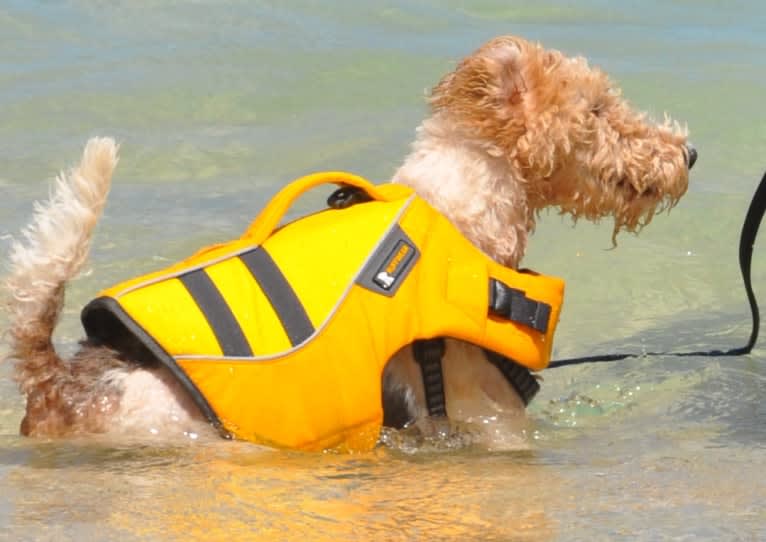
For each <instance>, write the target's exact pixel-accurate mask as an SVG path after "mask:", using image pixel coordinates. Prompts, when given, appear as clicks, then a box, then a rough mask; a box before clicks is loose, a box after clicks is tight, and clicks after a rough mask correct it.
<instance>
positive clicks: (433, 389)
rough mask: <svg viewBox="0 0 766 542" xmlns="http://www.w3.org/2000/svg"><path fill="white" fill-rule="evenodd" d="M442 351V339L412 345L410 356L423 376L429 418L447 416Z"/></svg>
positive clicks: (417, 342)
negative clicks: (418, 366)
mask: <svg viewBox="0 0 766 542" xmlns="http://www.w3.org/2000/svg"><path fill="white" fill-rule="evenodd" d="M444 351H445V344H444V339H426V340H420V341H415V342H413V343H412V355H413V357H414V358H415V361H417V362H418V364H419V365H420V372H421V374H422V376H423V389H424V391H425V394H426V405H427V406H428V414H429V416H446V415H447V408H446V407H445V404H444V403H445V397H444V376H443V374H442V358H443V357H444Z"/></svg>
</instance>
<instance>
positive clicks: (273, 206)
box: [242, 171, 412, 244]
mask: <svg viewBox="0 0 766 542" xmlns="http://www.w3.org/2000/svg"><path fill="white" fill-rule="evenodd" d="M325 184H337V185H347V186H353V187H356V188H359V189H361V190H364V191H365V192H366V193H367V194H368V195H369V196H370V198H371V199H373V200H376V201H395V200H398V199H402V198H405V197H408V196H409V195H411V194H412V189H411V188H407V187H406V186H403V185H400V184H383V185H374V184H372V183H371V182H369V181H368V180H366V179H364V178H362V177H360V176H358V175H354V174H352V173H346V172H344V171H324V172H320V173H312V174H311V175H306V176H305V177H301V178H299V179H297V180H296V181H295V182H292V183H290V184H288V185H287V186H285V187H284V188H283V189H282V190H280V191H279V192H277V195H276V196H274V198H273V199H272V200H271V201H270V202H269V203H268V205H266V207H265V208H264V209H263V211H261V213H260V214H259V215H258V217H257V218H256V219H255V220H253V222H251V223H250V226H249V227H248V228H247V230H246V231H245V234H244V235H243V236H242V238H243V239H245V238H246V239H249V240H251V241H252V242H253V243H254V244H261V243H263V242H264V241H265V240H266V239H268V237H269V236H270V235H271V234H272V233H273V232H274V230H275V229H276V228H277V226H279V223H280V221H281V220H282V218H283V217H284V216H285V213H287V211H288V210H289V209H290V207H291V206H292V204H293V203H294V202H295V200H296V199H298V198H299V197H300V196H302V195H303V194H304V193H306V192H308V191H309V190H311V189H312V188H316V187H317V186H322V185H325Z"/></svg>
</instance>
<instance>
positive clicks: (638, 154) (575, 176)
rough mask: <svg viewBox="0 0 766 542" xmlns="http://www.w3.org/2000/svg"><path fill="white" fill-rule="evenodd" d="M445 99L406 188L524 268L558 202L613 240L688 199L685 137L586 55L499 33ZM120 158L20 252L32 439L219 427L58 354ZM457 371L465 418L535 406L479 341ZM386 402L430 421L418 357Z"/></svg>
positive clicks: (79, 176)
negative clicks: (602, 222) (609, 221)
mask: <svg viewBox="0 0 766 542" xmlns="http://www.w3.org/2000/svg"><path fill="white" fill-rule="evenodd" d="M430 106H431V115H430V117H429V118H427V119H426V120H425V121H424V122H423V123H422V124H421V126H420V127H419V128H418V129H417V136H416V140H415V142H414V144H413V148H412V152H411V153H410V154H409V156H407V158H406V159H405V161H404V163H403V165H402V166H401V167H400V168H399V170H398V171H397V172H396V174H395V175H394V177H393V181H394V182H398V183H404V184H407V185H409V186H412V187H413V188H414V189H415V190H416V191H417V192H418V193H419V194H420V195H421V196H422V197H424V198H425V199H426V200H428V201H429V202H430V203H431V204H433V205H434V206H435V207H436V208H437V209H439V210H440V211H441V212H442V213H444V214H445V215H446V216H447V217H448V218H449V219H450V220H451V221H452V222H453V223H454V224H455V225H456V226H457V227H458V228H459V229H460V230H461V231H462V232H463V233H464V234H465V235H466V236H467V237H468V238H469V239H470V240H471V241H472V242H473V243H475V244H476V246H478V247H479V248H481V249H482V250H483V251H484V252H485V253H486V254H488V255H489V256H491V257H492V258H494V259H496V260H497V261H498V262H501V263H503V264H505V265H508V266H512V267H517V266H518V265H519V263H520V262H521V259H522V257H523V255H524V251H525V249H526V246H527V239H528V236H529V234H530V233H531V232H532V231H533V230H534V227H535V219H536V216H537V214H538V212H539V211H540V210H542V209H544V208H548V207H553V208H557V209H558V210H559V211H560V212H561V213H565V214H569V215H571V216H572V217H573V218H574V219H575V220H577V219H579V218H586V219H588V220H594V221H597V220H599V219H601V218H603V217H608V216H611V217H613V218H614V229H613V237H612V238H613V240H614V239H615V238H616V236H617V234H618V233H619V232H620V231H622V230H626V231H630V232H637V231H639V230H640V229H641V228H642V227H643V226H645V225H646V224H648V223H649V222H650V221H651V219H652V217H653V216H654V215H655V214H656V213H657V212H659V211H661V210H663V209H667V208H670V207H672V206H673V205H675V204H676V203H677V202H678V200H679V198H680V197H681V196H682V195H683V194H684V192H685V191H686V188H687V183H688V166H689V165H690V163H691V162H693V159H694V157H695V156H696V152H694V151H693V150H691V148H690V147H688V146H687V142H686V132H685V130H682V129H681V128H679V127H678V126H677V125H675V124H673V123H671V122H670V121H668V120H666V121H665V122H664V123H660V124H655V123H652V122H651V121H649V120H648V119H647V118H646V117H645V116H644V115H643V114H641V113H639V112H637V111H634V110H633V109H632V108H631V107H630V106H629V105H628V104H627V102H625V101H624V100H623V99H622V98H621V96H620V92H619V90H618V89H617V87H616V86H615V85H614V84H613V83H612V82H611V81H610V80H609V78H608V77H607V76H606V75H605V74H604V73H603V72H602V71H600V70H598V69H596V68H591V67H589V66H588V63H587V62H586V60H585V59H583V58H579V57H578V58H567V57H565V56H564V55H562V54H561V53H559V52H558V51H552V50H546V49H544V48H543V47H542V46H540V45H539V44H535V43H530V42H527V41H524V40H523V39H520V38H517V37H510V36H506V37H500V38H496V39H494V40H491V41H490V42H488V43H487V44H485V45H484V46H482V47H481V48H480V49H479V50H477V51H476V52H474V53H473V54H471V55H470V56H468V57H467V58H465V59H464V60H463V61H462V62H460V63H459V65H458V66H457V67H456V69H455V70H454V71H453V72H451V73H449V74H447V75H446V76H445V77H444V78H443V79H442V80H441V81H440V82H439V83H438V84H437V85H436V87H434V89H433V92H432V93H431V96H430ZM116 163H117V146H116V145H115V144H114V142H113V141H112V140H109V139H93V140H91V141H89V142H88V144H87V146H86V147H85V151H84V153H83V157H82V161H81V163H80V165H79V166H78V167H77V168H75V169H73V170H72V171H71V172H69V174H68V175H62V176H60V177H59V178H58V180H57V181H56V184H55V187H54V192H53V194H52V196H51V199H50V201H49V203H47V204H45V205H38V206H37V207H36V213H35V217H34V219H33V222H32V224H31V225H30V226H29V227H28V229H27V230H25V232H24V238H25V241H26V242H17V243H15V244H14V245H13V247H12V250H11V265H12V268H11V274H10V276H9V277H8V278H7V279H6V280H5V283H4V287H5V290H6V292H7V293H8V294H9V300H8V304H7V308H8V310H9V313H10V316H11V328H10V331H9V336H10V339H11V353H10V358H12V359H14V360H15V361H16V365H15V367H16V372H15V376H16V379H17V381H18V383H19V386H20V389H21V391H22V393H23V394H24V395H25V396H26V399H27V410H26V415H25V417H24V420H23V422H22V426H21V431H22V433H24V434H29V435H64V434H73V433H85V432H104V431H120V430H124V431H128V432H131V431H133V432H135V431H137V430H147V431H151V430H154V431H157V432H163V433H164V432H167V431H168V430H172V429H173V428H175V429H178V428H181V430H182V431H186V432H194V433H200V432H204V431H208V432H212V430H211V429H210V428H209V427H207V426H205V424H204V422H203V421H202V416H201V415H200V413H199V411H198V410H197V408H196V407H195V406H194V405H193V404H192V402H191V400H190V398H189V397H188V396H187V395H186V394H185V393H184V392H183V391H182V389H181V387H180V385H179V384H178V382H177V381H176V380H175V379H174V378H173V377H172V376H171V375H169V374H168V373H167V371H165V370H164V369H162V368H160V367H157V366H152V365H146V364H141V363H138V362H139V361H140V360H139V359H131V357H130V354H129V353H126V352H123V353H122V354H118V353H117V352H114V351H111V350H108V349H106V348H104V347H103V346H100V345H98V344H92V343H88V342H84V343H83V344H82V347H81V349H80V351H79V352H78V353H77V354H75V356H74V358H73V359H72V360H68V361H63V360H62V359H61V358H60V357H59V356H58V355H57V353H56V351H55V350H54V347H53V344H52V341H51V336H52V333H53V329H54V326H55V325H56V322H57V320H58V317H59V313H60V311H61V307H62V305H63V299H64V288H65V285H66V283H67V282H68V281H69V280H71V279H72V278H73V277H74V276H75V275H76V274H77V273H78V272H79V271H80V269H81V267H82V266H83V263H84V262H85V259H86V257H87V254H88V250H89V247H90V239H91V235H92V232H93V229H94V227H95V225H96V222H97V220H98V218H99V216H100V214H101V211H102V209H103V206H104V202H105V199H106V195H107V193H108V190H109V183H110V179H111V175H112V171H113V169H114V167H115V165H116ZM443 371H444V378H445V395H446V398H447V403H446V404H447V413H448V416H449V417H450V418H451V419H454V420H471V419H473V418H475V417H477V416H480V417H484V418H487V417H492V416H495V415H497V414H507V415H509V416H510V417H511V418H519V416H518V415H519V414H522V413H523V410H524V406H523V403H522V401H521V399H520V398H519V397H518V396H517V394H516V393H515V392H514V391H513V389H512V388H511V386H510V385H509V384H508V383H507V382H506V381H505V379H504V378H503V377H502V376H501V375H500V373H499V371H498V370H497V369H495V367H494V366H492V365H490V364H489V363H487V362H486V361H485V360H484V356H483V353H482V352H481V351H480V350H479V349H477V348H476V347H474V346H472V345H470V344H466V343H461V342H458V341H454V340H450V341H448V345H447V351H446V354H445V357H444V360H443ZM383 401H384V408H386V409H389V408H390V409H397V408H399V409H403V410H404V412H401V413H399V414H400V415H399V416H392V419H393V418H395V419H397V420H399V423H402V424H403V423H407V422H409V421H412V420H415V421H416V422H418V423H419V424H420V425H421V426H422V427H424V428H425V427H427V425H428V424H424V423H423V422H424V421H425V420H426V419H427V410H426V407H425V400H424V394H423V386H422V382H421V377H420V371H419V367H418V366H417V365H416V364H415V362H414V360H413V359H412V356H411V354H410V349H409V348H405V349H403V350H402V351H401V352H399V353H398V354H396V355H395V356H394V358H393V359H392V360H391V362H390V363H389V364H388V366H387V368H386V371H385V373H384V397H383ZM387 414H388V412H387ZM511 425H512V424H511ZM495 429H496V428H495ZM154 431H153V432H154Z"/></svg>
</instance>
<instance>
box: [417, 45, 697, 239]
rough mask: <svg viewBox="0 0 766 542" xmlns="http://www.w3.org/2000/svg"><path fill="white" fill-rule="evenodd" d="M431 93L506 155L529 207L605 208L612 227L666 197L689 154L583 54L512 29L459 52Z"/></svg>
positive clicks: (643, 217)
mask: <svg viewBox="0 0 766 542" xmlns="http://www.w3.org/2000/svg"><path fill="white" fill-rule="evenodd" d="M430 103H431V106H432V109H433V113H434V116H435V117H440V118H443V119H444V121H445V123H446V124H448V125H450V126H453V127H454V130H456V131H457V133H458V134H459V135H460V137H461V138H465V139H468V140H470V141H472V142H473V143H474V144H475V145H476V146H478V147H480V148H482V149H483V150H484V151H485V152H487V153H488V154H489V155H490V156H493V157H496V158H500V159H505V160H507V161H508V167H509V168H510V170H511V175H510V178H512V179H514V181H521V183H522V184H523V185H524V190H525V192H526V194H527V203H528V205H529V208H530V210H535V211H539V210H540V209H542V208H545V207H550V206H553V207H558V208H559V209H560V210H561V212H562V213H567V214H570V215H571V216H573V217H574V218H575V219H577V218H580V217H585V218H587V219H589V220H594V221H596V220H598V219H600V218H601V217H605V216H613V217H614V220H615V226H614V235H615V236H616V235H617V233H618V232H619V231H620V230H622V229H625V230H628V231H634V232H635V231H638V230H639V229H640V228H641V227H642V226H644V225H646V224H648V223H649V222H650V221H651V219H652V217H653V216H654V215H655V213H657V212H659V211H661V210H663V209H666V208H670V207H672V206H673V205H675V204H676V203H677V202H678V200H679V198H680V197H681V196H682V195H683V194H684V193H685V192H686V188H687V185H688V170H689V168H690V167H691V166H692V165H693V163H694V160H695V159H696V151H695V150H694V149H693V148H692V147H691V146H689V145H688V144H687V141H686V131H685V130H684V129H681V128H680V127H679V126H678V125H677V124H674V123H672V122H671V121H670V120H669V119H666V120H665V122H663V123H659V124H658V123H653V122H651V121H649V120H648V119H647V118H646V117H645V116H644V115H643V114H641V113H640V112H637V111H635V110H634V109H632V108H631V107H630V106H629V105H628V103H627V102H626V101H625V100H623V99H622V98H621V95H620V91H619V89H618V88H617V87H616V86H615V85H614V84H613V83H612V81H610V80H609V78H608V77H607V76H606V75H605V74H604V73H603V72H602V71H601V70H599V69H597V68H591V67H589V66H588V63H587V61H586V60H585V59H584V58H581V57H576V58H567V57H565V56H564V55H562V54H561V53H560V52H558V51H554V50H546V49H544V48H543V47H542V46H540V45H538V44H534V43H530V42H527V41H525V40H523V39H520V38H516V37H510V36H504V37H499V38H495V39H493V40H491V41H489V42H488V43H486V44H485V45H484V46H482V47H481V48H480V49H478V50H477V51H476V52H474V53H473V54H472V55H470V56H468V57H467V58H465V59H464V60H463V61H462V62H461V63H460V64H459V65H458V66H457V68H456V69H455V70H454V71H453V72H451V73H449V74H447V75H446V76H445V77H444V78H443V79H442V80H441V81H440V82H439V84H438V85H437V86H436V87H434V89H433V92H432V94H431V98H430Z"/></svg>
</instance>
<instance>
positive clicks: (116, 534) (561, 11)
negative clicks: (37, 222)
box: [0, 0, 766, 540]
mask: <svg viewBox="0 0 766 542" xmlns="http://www.w3.org/2000/svg"><path fill="white" fill-rule="evenodd" d="M623 4H624V5H623ZM764 28H766V8H765V7H764V6H763V4H762V3H761V2H755V1H738V2H730V3H726V4H722V3H720V2H713V1H697V2H688V1H674V2H658V1H649V2H642V3H621V4H617V3H614V2H608V1H606V0H601V1H600V0H585V1H583V2H579V3H577V4H572V3H569V2H555V1H547V2H539V3H536V4H535V6H530V5H529V4H528V3H522V2H503V1H500V0H479V1H475V2H470V3H466V2H456V1H452V0H447V1H440V2H437V1H434V0H431V1H427V0H422V1H417V2H404V1H398V2H390V3H387V4H386V6H385V7H383V6H375V7H373V6H372V5H371V4H367V3H359V2H351V1H343V0H338V1H331V2H315V1H311V0H301V1H295V2H290V3H289V7H288V3H285V2H277V1H256V2H237V1H234V0H221V1H216V2H213V1H205V0H202V1H197V2H160V1H149V0H138V1H134V2H102V1H97V2H85V1H78V0H70V1H63V2H55V3H54V2H27V1H21V0H9V1H6V2H4V3H2V5H0V53H1V54H0V164H2V167H0V192H2V194H3V197H2V198H0V238H1V239H0V243H1V244H2V248H3V249H5V248H6V247H7V243H8V237H9V236H10V235H14V234H16V233H17V232H18V231H19V229H20V228H21V227H22V226H23V225H24V224H26V222H27V220H28V218H29V215H30V213H31V203H32V201H33V200H35V199H41V198H44V197H45V196H46V194H47V190H48V183H49V181H50V179H51V178H52V176H53V175H54V174H55V173H56V172H57V171H58V170H59V169H61V168H62V167H65V166H67V165H70V164H72V163H73V162H74V161H75V160H76V159H77V157H78V156H79V152H80V150H81V147H82V145H83V143H84V142H85V140H86V139H87V138H88V137H89V136H92V135H112V136H115V137H116V138H117V139H118V140H119V141H120V142H121V144H122V151H121V162H120V165H119V167H118V171H117V174H116V176H115V180H114V187H113V191H112V194H111V196H110V203H109V206H108V208H107V211H106V214H105V217H104V219H103V221H102V223H101V225H100V227H99V230H98V232H97V235H96V239H95V242H94V250H93V257H92V264H91V269H90V271H89V272H88V273H87V274H86V276H84V277H83V278H81V279H80V280H78V281H76V282H75V283H73V284H72V285H71V288H70V290H69V292H68V303H67V308H66V310H65V314H64V318H63V321H62V323H61V325H60V327H59V330H58V332H57V344H58V345H59V347H60V348H62V349H63V350H71V349H72V348H73V347H74V344H75V342H76V340H77V338H78V336H79V334H80V330H79V323H78V319H77V314H78V312H79V307H81V306H82V305H83V303H85V302H87V300H88V299H89V298H90V297H92V296H93V294H94V293H95V292H96V291H98V290H99V289H100V288H102V287H104V286H106V285H109V284H112V283H114V282H116V281H117V280H120V279H123V278H126V277H129V276H133V275H137V274H139V273H141V272H145V271H148V270H150V269H154V268H157V267H159V266H161V265H165V264H167V263H169V262H170V261H173V260H175V259H177V258H180V257H183V256H186V255H188V254H189V253H191V252H192V251H194V250H196V249H197V248H198V247H199V246H202V245H204V244H209V243H211V242H214V241H218V240H220V239H222V238H230V237H234V236H236V235H238V234H239V233H240V231H241V230H242V229H243V228H244V227H245V226H246V224H247V223H248V222H249V221H250V219H251V218H252V217H253V216H254V215H255V213H256V212H257V211H258V209H260V207H261V206H262V205H263V203H264V201H266V199H267V198H268V197H269V196H270V195H272V194H273V193H274V192H275V191H276V190H277V189H278V188H279V187H280V186H282V185H284V184H285V183H286V182H288V181H290V180H292V179H293V178H294V177H296V176H299V175H301V174H304V173H307V172H310V171H314V170H320V169H347V170H351V171H355V172H358V173H360V174H362V175H364V176H366V177H368V178H371V179H374V180H379V181H383V180H386V179H387V178H388V177H389V176H390V175H391V173H392V172H393V171H394V169H395V168H396V167H397V166H398V165H399V163H400V161H401V159H402V157H403V156H404V154H405V153H406V151H407V148H408V145H409V142H410V141H411V139H412V136H413V131H414V128H415V126H416V125H417V124H418V123H419V122H420V120H421V118H422V117H423V115H424V114H425V107H424V100H423V96H424V92H425V90H426V89H427V88H429V87H430V86H432V85H433V84H434V83H435V82H436V81H437V80H438V78H439V77H440V76H441V75H442V74H443V73H445V72H447V71H448V70H449V69H451V68H452V66H454V63H455V62H456V61H457V60H458V59H459V58H461V57H462V56H464V55H465V54H467V53H469V52H470V51H471V50H473V49H474V48H476V47H477V46H478V45H480V44H481V43H482V42H483V41H485V40H486V39H488V38H490V37H492V36H495V35H499V34H505V33H514V34H519V35H522V36H524V37H527V38H530V39H535V40H540V41H542V42H543V43H545V44H546V45H548V46H550V47H555V48H558V49H561V50H563V51H565V52H567V53H570V54H583V55H585V56H587V57H588V58H589V59H590V60H591V62H592V63H594V64H597V65H600V66H601V67H603V68H604V69H605V70H606V71H607V72H608V73H610V75H611V76H612V77H613V78H614V79H615V80H617V81H618V82H619V83H620V85H621V86H622V88H623V91H624V94H625V95H626V96H627V97H628V98H629V99H630V100H631V101H632V102H633V103H634V104H635V105H636V106H637V107H639V108H641V109H644V110H647V111H648V112H650V113H651V114H652V115H653V116H655V117H659V116H661V115H662V114H663V112H664V111H668V112H669V113H671V114H672V116H673V117H674V118H677V119H678V120H680V121H682V122H686V123H688V125H689V128H690V131H691V134H692V140H693V141H694V143H695V144H696V146H697V148H698V150H699V153H700V158H699V161H698V164H697V165H696V166H695V168H694V170H693V173H692V182H691V187H690V190H689V193H688V194H687V196H685V198H684V199H683V200H682V201H681V203H680V204H679V205H678V206H677V207H676V208H675V209H673V210H672V212H671V213H670V214H667V215H661V216H658V217H656V218H655V220H654V222H653V223H652V224H651V225H650V226H649V227H648V228H647V229H646V230H645V231H644V232H642V233H641V235H640V236H638V237H634V236H628V235H621V236H620V237H619V239H618V242H619V244H618V246H617V248H616V249H614V250H610V247H611V243H610V236H611V224H609V223H608V222H606V221H605V222H604V223H602V224H600V225H590V224H585V223H580V224H578V225H577V227H576V228H573V227H572V225H571V224H570V223H569V221H568V220H565V219H561V218H559V217H558V216H557V215H556V214H555V213H551V214H546V215H543V217H542V218H541V220H540V222H539V224H538V228H537V231H536V233H535V235H534V237H533V238H532V240H531V243H530V250H529V252H528V254H527V258H526V260H525V264H526V265H527V266H529V267H532V268H535V269H539V270H541V271H543V272H547V273H549V274H558V275H560V276H563V277H564V278H565V279H566V280H567V299H566V305H565V309H564V313H563V315H562V319H561V324H560V328H559V333H558V335H557V338H556V346H555V352H554V355H555V357H556V358H562V357H569V356H575V355H585V354H591V353H606V352H614V351H631V352H646V351H669V350H674V351H683V350H701V349H712V348H722V349H725V348H728V347H731V346H737V345H740V344H742V343H744V342H745V340H746V337H747V335H748V332H749V322H748V314H749V313H748V309H747V307H746V305H745V300H744V294H743V292H742V288H741V285H740V279H739V271H738V268H737V263H736V258H737V243H738V235H739V229H740V227H741V223H742V220H743V218H744V213H745V211H746V209H747V205H748V203H749V200H750V197H751V195H752V192H753V190H754V189H755V186H756V184H757V181H758V180H759V179H760V176H761V175H762V173H763V170H764V169H765V168H766V152H764V150H766V117H765V116H764V107H763V105H762V100H763V96H764V95H766V75H764V74H765V73H766V70H764V68H765V67H766V61H765V60H764V55H763V52H764V50H766V38H765V37H764V33H763V29H764ZM318 201H319V197H316V198H315V199H314V200H312V199H311V198H309V202H308V203H305V205H306V206H307V207H308V206H309V205H312V204H316V202H318ZM764 260H765V258H764V253H763V249H762V248H761V247H760V246H759V245H758V244H756V247H755V254H754V260H753V275H754V284H755V287H756V289H757V290H758V289H759V287H760V286H761V285H763V284H764V278H765V277H766V261H764ZM4 261H5V260H3V262H4ZM5 322H6V320H5V319H4V316H0V325H2V327H4V323H5ZM765 354H766V351H765V350H764V347H763V346H762V345H759V346H757V347H756V349H755V350H754V352H753V353H752V354H751V355H749V356H746V357H741V358H724V357H719V358H704V357H689V358H675V357H671V356H659V357H644V358H640V359H634V360H630V361H624V362H620V363H616V364H609V365H598V366H596V365H590V366H581V367H574V368H567V369H558V370H552V371H546V372H544V373H543V376H544V379H545V380H544V384H543V387H542V391H541V393H540V394H539V396H538V397H537V398H536V399H535V401H534V402H533V404H532V405H531V407H530V409H529V410H530V417H531V427H530V428H529V430H528V431H527V432H526V433H525V434H523V435H520V438H522V439H524V440H525V441H526V442H527V444H528V447H529V449H528V450H524V451H515V452H492V451H488V450H486V449H483V448H482V447H481V446H477V445H473V446H464V445H460V444H459V442H458V443H457V444H456V441H454V440H453V439H450V438H445V439H443V440H441V441H440V440H438V439H437V440H436V441H432V442H422V441H419V440H417V439H412V438H411V436H410V435H407V434H391V435H388V441H389V442H390V443H392V445H391V446H389V447H381V448H379V449H377V450H375V451H374V452H372V453H370V454H358V455H352V456H339V455H330V454H326V455H322V454H297V453H287V452H279V451H271V450H264V449H261V448H258V447H255V446H252V445H249V444H245V443H232V442H223V441H221V442H218V441H215V442H202V441H181V442H178V441H175V442H168V441H167V440H162V439H160V440H152V439H150V438H149V437H148V436H147V437H146V438H144V436H137V439H136V441H135V442H120V443H115V442H110V441H107V440H104V439H87V440H74V441H42V440H33V439H24V438H21V437H19V436H18V423H19V420H20V418H21V414H22V411H23V404H22V401H21V399H20V398H19V397H18V394H17V392H16V390H15V388H14V385H13V383H12V382H11V381H10V370H9V367H7V366H3V367H0V377H2V378H0V540H188V539H192V540H196V539H199V540H203V539H204V540H222V539H226V540H614V539H631V540H633V539H637V540H662V539H673V540H762V539H766V507H764V504H763V503H764V502H766V475H765V474H764V472H766V425H764V419H766V407H764V401H763V399H764V397H766V355H765Z"/></svg>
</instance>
